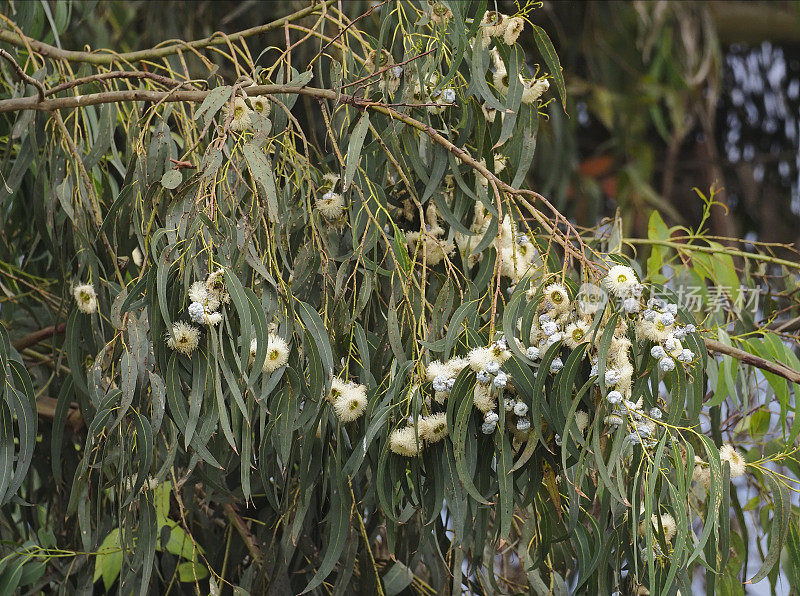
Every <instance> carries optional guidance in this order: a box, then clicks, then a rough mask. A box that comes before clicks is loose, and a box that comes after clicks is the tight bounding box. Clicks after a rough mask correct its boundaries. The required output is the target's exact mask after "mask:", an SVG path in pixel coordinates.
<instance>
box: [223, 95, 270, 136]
mask: <svg viewBox="0 0 800 596" xmlns="http://www.w3.org/2000/svg"><path fill="white" fill-rule="evenodd" d="M271 109H272V106H271V105H270V101H269V99H267V98H266V97H263V96H260V95H258V96H255V97H249V98H247V99H245V98H244V97H236V98H234V100H233V104H230V103H229V104H228V108H227V111H226V113H225V120H226V121H227V120H228V119H230V123H231V124H230V128H231V130H233V131H237V132H242V131H245V130H250V129H251V128H252V126H253V119H252V115H253V114H261V115H262V116H269V113H270V110H271Z"/></svg>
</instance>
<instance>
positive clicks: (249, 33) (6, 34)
mask: <svg viewBox="0 0 800 596" xmlns="http://www.w3.org/2000/svg"><path fill="white" fill-rule="evenodd" d="M335 1H336V0H326V1H325V3H324V4H325V6H326V7H327V6H330V5H331V4H333V3H334V2H335ZM319 10H321V4H316V3H315V4H312V5H310V6H307V7H305V8H303V9H301V10H298V11H297V12H294V13H292V14H290V15H287V16H285V17H281V18H280V19H278V20H276V21H273V22H271V23H267V24H266V25H258V26H257V27H251V28H250V29H245V30H244V31H239V32H238V33H233V34H231V35H227V36H223V34H222V33H220V32H217V33H214V34H213V35H211V36H210V37H206V38H205V39H197V40H195V41H189V42H180V43H173V44H170V45H166V46H162V47H155V48H149V49H147V50H137V51H135V52H125V53H122V54H116V53H109V54H96V53H94V52H76V51H73V50H62V49H61V48H57V47H55V46H51V45H49V44H46V43H43V42H41V41H36V40H35V39H32V38H30V37H21V36H20V35H18V34H16V33H13V32H12V31H0V41H5V42H7V43H10V44H13V45H15V46H20V47H22V48H27V47H30V48H32V49H33V50H34V51H36V52H37V53H39V54H41V55H42V56H47V57H49V58H54V59H56V60H66V61H68V62H87V63H89V64H98V65H99V64H112V63H115V62H140V61H142V60H154V59H158V58H164V57H166V56H171V55H172V54H177V53H178V52H181V51H184V50H189V49H191V50H198V49H201V48H205V47H208V46H215V45H222V44H225V43H228V40H230V41H231V42H235V41H238V40H240V39H245V38H247V37H253V36H254V35H260V34H262V33H266V32H267V31H272V30H274V29H281V28H283V26H284V23H289V22H291V21H295V20H298V19H301V18H303V17H305V16H308V15H310V14H313V13H315V12H317V11H319Z"/></svg>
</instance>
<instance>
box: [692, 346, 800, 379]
mask: <svg viewBox="0 0 800 596" xmlns="http://www.w3.org/2000/svg"><path fill="white" fill-rule="evenodd" d="M705 342H706V348H708V349H709V350H711V351H712V352H717V353H718V354H726V355H727V356H733V357H734V358H736V359H737V360H739V361H740V362H744V363H745V364H749V365H751V366H755V367H756V368H760V369H761V370H765V371H767V372H771V373H772V374H775V375H778V376H779V377H783V378H784V379H786V380H787V381H791V382H792V383H800V372H797V371H796V370H793V369H791V368H789V367H788V366H784V365H783V364H781V363H780V362H771V361H769V360H765V359H764V358H760V357H758V356H756V355H754V354H751V353H750V352H745V351H744V350H740V349H739V348H734V347H733V346H726V345H725V344H724V343H722V342H719V341H717V340H715V339H706V340H705Z"/></svg>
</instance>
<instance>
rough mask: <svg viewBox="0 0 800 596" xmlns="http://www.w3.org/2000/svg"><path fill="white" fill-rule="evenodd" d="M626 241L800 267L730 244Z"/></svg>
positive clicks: (784, 260) (795, 263)
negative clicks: (736, 247) (709, 244)
mask: <svg viewBox="0 0 800 596" xmlns="http://www.w3.org/2000/svg"><path fill="white" fill-rule="evenodd" d="M625 242H626V243H628V244H647V245H656V246H666V247H668V248H674V249H675V250H684V251H694V252H704V253H708V254H718V253H724V254H727V255H731V256H733V257H741V258H743V259H753V260H754V261H765V262H767V263H772V264H773V265H783V266H784V267H788V268H790V269H800V263H797V262H793V261H787V260H786V259H779V258H778V257H773V256H772V255H765V254H761V253H757V252H746V251H743V250H737V249H735V248H731V247H729V246H724V247H721V248H714V247H713V246H699V245H697V244H685V243H682V242H672V241H670V240H656V239H653V238H626V239H625Z"/></svg>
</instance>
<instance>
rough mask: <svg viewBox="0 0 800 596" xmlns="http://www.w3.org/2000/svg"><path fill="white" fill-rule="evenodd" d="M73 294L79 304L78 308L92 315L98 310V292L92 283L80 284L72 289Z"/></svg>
mask: <svg viewBox="0 0 800 596" xmlns="http://www.w3.org/2000/svg"><path fill="white" fill-rule="evenodd" d="M72 295H73V296H74V297H75V302H76V303H77V304H78V310H79V311H81V312H82V313H84V314H87V315H90V314H92V313H95V312H97V293H96V292H95V291H94V286H93V285H92V284H80V285H78V286H75V287H74V288H73V289H72Z"/></svg>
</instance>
